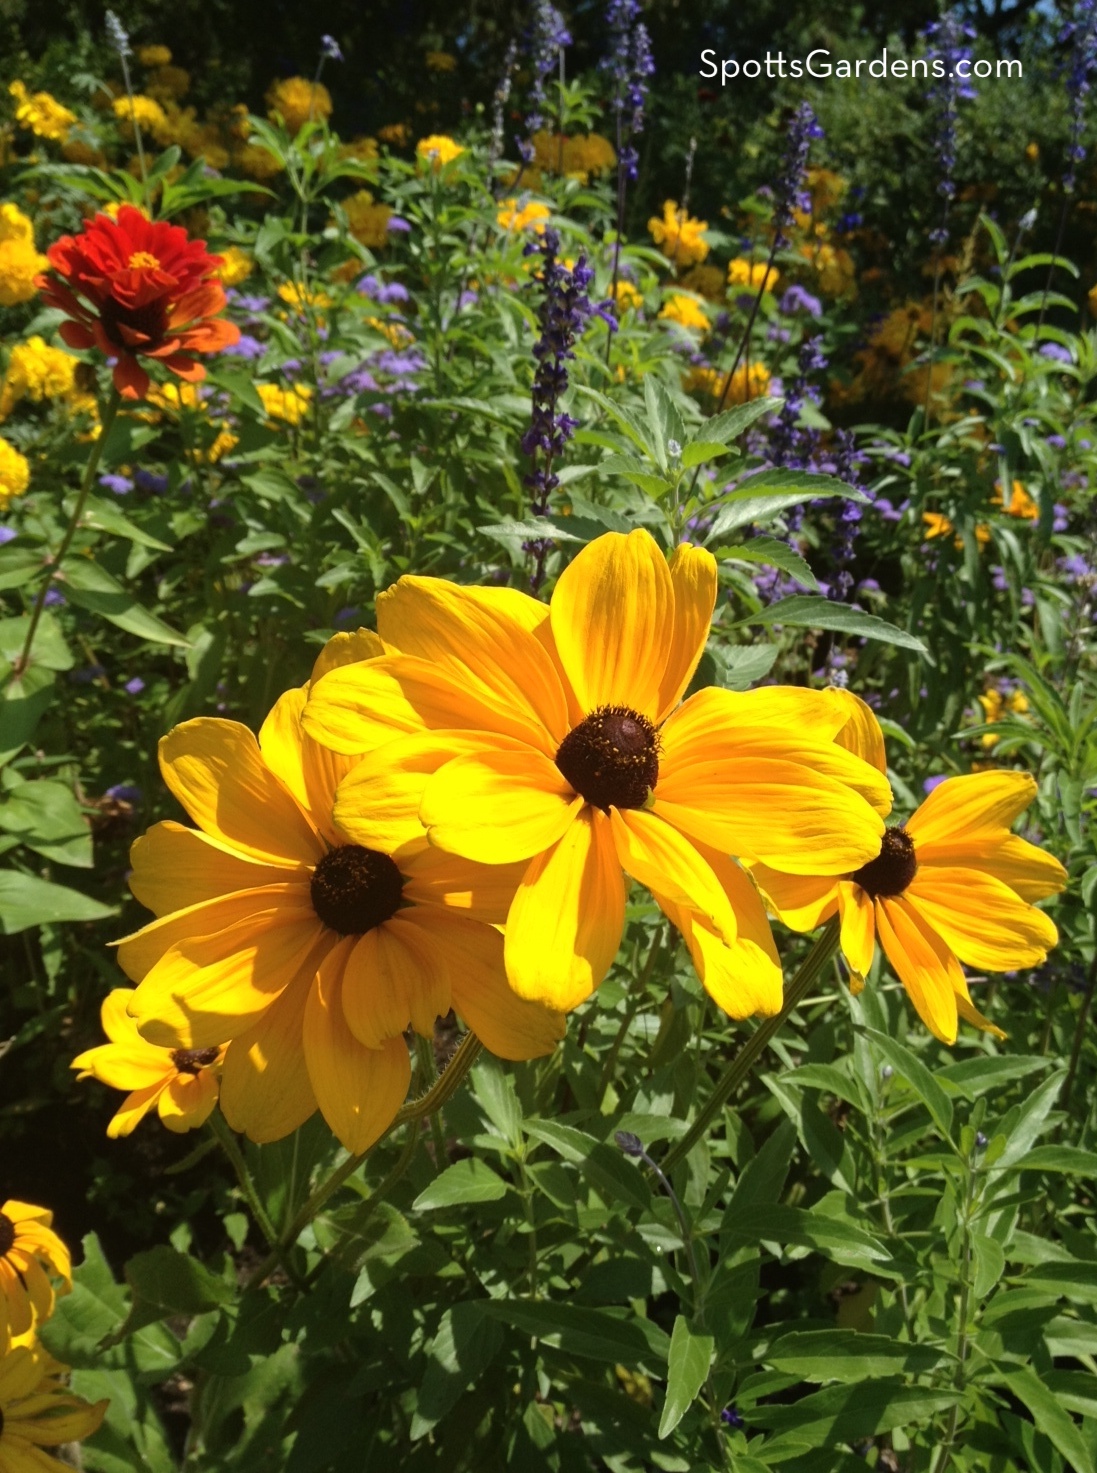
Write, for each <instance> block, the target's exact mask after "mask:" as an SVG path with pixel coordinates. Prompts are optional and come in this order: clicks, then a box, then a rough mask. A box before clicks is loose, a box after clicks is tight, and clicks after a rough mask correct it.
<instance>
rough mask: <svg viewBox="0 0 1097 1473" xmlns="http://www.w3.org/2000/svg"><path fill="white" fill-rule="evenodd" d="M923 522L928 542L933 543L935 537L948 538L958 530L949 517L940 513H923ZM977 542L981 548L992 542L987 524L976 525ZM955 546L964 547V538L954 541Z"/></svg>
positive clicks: (957, 538)
mask: <svg viewBox="0 0 1097 1473" xmlns="http://www.w3.org/2000/svg"><path fill="white" fill-rule="evenodd" d="M922 521H923V522H924V523H925V528H926V541H927V542H930V541H932V540H933V538H934V537H947V536H948V535H949V533H950V532H954V531H955V530H956V529H955V528H954V527H953V525H952V523H951V522H950V521H949V519H948V517H946V516H945V515H944V514H943V513H942V512H939V511H924V512H923V513H922ZM975 540H976V542H978V544H979V546H980V547H985V546H986V544H987V543H988V542H989V541H990V528H989V527H988V526H987V525H986V524H985V523H983V522H980V523H978V524H977V525H976V528H975ZM954 545H955V546H956V547H963V545H964V539H963V538H962V537H956V538H955V539H954Z"/></svg>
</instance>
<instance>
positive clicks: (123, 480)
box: [99, 471, 133, 496]
mask: <svg viewBox="0 0 1097 1473" xmlns="http://www.w3.org/2000/svg"><path fill="white" fill-rule="evenodd" d="M99 484H100V486H105V487H106V489H107V490H108V491H113V492H114V494H115V496H128V495H129V493H130V492H131V491H132V490H133V482H132V481H131V480H130V478H129V476H123V475H122V474H121V473H120V472H119V471H111V472H108V474H107V475H105V476H100V477H99Z"/></svg>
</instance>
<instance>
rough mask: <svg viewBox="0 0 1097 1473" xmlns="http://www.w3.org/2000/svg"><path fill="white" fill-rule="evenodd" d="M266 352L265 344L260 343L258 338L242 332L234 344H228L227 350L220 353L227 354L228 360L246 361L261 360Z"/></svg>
mask: <svg viewBox="0 0 1097 1473" xmlns="http://www.w3.org/2000/svg"><path fill="white" fill-rule="evenodd" d="M266 351H267V347H266V344H265V343H261V342H260V341H259V339H258V338H256V337H253V336H252V335H251V333H248V332H242V333H241V334H240V336H239V338H237V340H236V342H235V343H230V344H229V345H228V347H227V348H224V349H222V352H224V353H227V354H228V355H229V357H230V358H247V359H253V358H262V356H263V354H264V353H265V352H266Z"/></svg>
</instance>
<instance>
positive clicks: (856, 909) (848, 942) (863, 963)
mask: <svg viewBox="0 0 1097 1473" xmlns="http://www.w3.org/2000/svg"><path fill="white" fill-rule="evenodd" d="M838 913H839V915H840V916H841V918H842V931H841V942H842V954H843V955H844V956H845V959H846V961H847V962H848V963H849V966H850V970H851V971H853V972H855V973H856V974H857V976H858V977H866V976H867V975H868V971H869V968H870V967H871V966H872V958H873V956H874V955H875V952H876V919H875V917H876V911H875V907H874V906H873V903H872V897H871V896H870V895H868V894H866V893H865V891H864V890H862V889H861V887H860V885H854V884H853V883H852V882H851V881H849V880H839V882H838Z"/></svg>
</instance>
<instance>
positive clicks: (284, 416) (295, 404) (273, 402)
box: [255, 384, 312, 425]
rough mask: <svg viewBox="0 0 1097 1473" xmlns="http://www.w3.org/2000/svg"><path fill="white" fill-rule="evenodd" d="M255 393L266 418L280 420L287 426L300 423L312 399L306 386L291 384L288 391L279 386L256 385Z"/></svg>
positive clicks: (310, 392) (310, 391)
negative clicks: (260, 401)
mask: <svg viewBox="0 0 1097 1473" xmlns="http://www.w3.org/2000/svg"><path fill="white" fill-rule="evenodd" d="M255 391H256V393H257V394H258V395H259V397H260V399H262V401H263V408H264V409H265V410H266V412H267V418H268V419H271V420H281V421H282V422H283V423H285V424H288V425H299V424H300V423H301V421H302V420H303V419H304V417H305V415H306V414H307V413H308V410H309V402H310V400H311V399H312V390H311V389H310V388H309V386H308V385H307V384H292V385H291V386H290V387H289V388H288V389H284V388H282V386H281V385H280V384H256V385H255Z"/></svg>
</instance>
